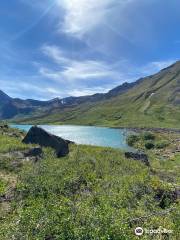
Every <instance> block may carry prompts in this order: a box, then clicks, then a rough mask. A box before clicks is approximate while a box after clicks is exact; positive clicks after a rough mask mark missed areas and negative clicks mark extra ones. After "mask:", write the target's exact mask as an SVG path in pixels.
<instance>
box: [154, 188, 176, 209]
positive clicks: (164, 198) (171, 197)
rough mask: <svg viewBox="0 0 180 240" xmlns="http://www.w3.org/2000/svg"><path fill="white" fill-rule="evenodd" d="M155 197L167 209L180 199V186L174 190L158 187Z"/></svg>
mask: <svg viewBox="0 0 180 240" xmlns="http://www.w3.org/2000/svg"><path fill="white" fill-rule="evenodd" d="M155 199H156V200H157V201H158V202H159V206H160V207H161V208H163V209H165V208H166V207H169V206H170V205H171V204H173V203H176V202H177V201H178V200H179V199H180V188H176V189H174V190H164V189H158V190H157V193H156V195H155Z"/></svg>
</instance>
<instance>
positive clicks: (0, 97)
mask: <svg viewBox="0 0 180 240" xmlns="http://www.w3.org/2000/svg"><path fill="white" fill-rule="evenodd" d="M9 100H11V98H10V97H9V96H8V95H7V94H6V93H4V92H3V91H2V90H0V101H9Z"/></svg>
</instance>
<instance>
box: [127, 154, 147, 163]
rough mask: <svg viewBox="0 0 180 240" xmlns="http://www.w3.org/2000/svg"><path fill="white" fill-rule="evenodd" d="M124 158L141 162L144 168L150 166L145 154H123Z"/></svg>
mask: <svg viewBox="0 0 180 240" xmlns="http://www.w3.org/2000/svg"><path fill="white" fill-rule="evenodd" d="M125 157H126V158H131V159H134V160H137V161H141V162H143V163H144V164H145V165H146V166H150V163H149V160H148V156H147V155H146V154H145V153H141V152H137V153H134V152H125Z"/></svg>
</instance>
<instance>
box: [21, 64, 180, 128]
mask: <svg viewBox="0 0 180 240" xmlns="http://www.w3.org/2000/svg"><path fill="white" fill-rule="evenodd" d="M21 121H22V120H21ZM23 121H24V122H26V123H27V122H28V123H59V124H61V123H66V124H87V125H106V126H114V127H121V126H126V127H173V128H180V61H178V62H176V63H175V64H173V65H171V66H170V67H168V68H166V69H163V70H161V71H160V72H159V73H157V74H155V75H152V76H149V77H146V78H143V79H140V80H138V82H137V84H135V85H134V86H132V87H131V88H130V89H128V90H127V91H125V92H122V93H119V94H118V95H115V96H112V97H110V98H103V99H102V100H100V101H95V102H85V103H82V104H79V105H76V106H69V107H68V108H63V109H59V108H57V109H53V110H52V111H51V113H50V114H49V113H45V114H44V115H41V116H37V117H36V118H34V117H33V118H28V119H26V120H23Z"/></svg>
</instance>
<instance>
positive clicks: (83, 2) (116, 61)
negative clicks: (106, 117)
mask: <svg viewBox="0 0 180 240" xmlns="http://www.w3.org/2000/svg"><path fill="white" fill-rule="evenodd" d="M179 59H180V1H179V0H43V1H42V0H13V1H1V6H0V89H1V90H3V91H4V92H6V93H7V94H8V95H10V96H11V97H18V98H22V99H29V98H30V99H40V100H47V99H52V98H55V97H59V98H64V97H68V96H83V95H91V94H94V93H97V92H107V91H108V90H110V89H112V88H114V87H116V86H118V85H121V84H122V83H124V82H133V81H135V80H137V79H138V78H141V77H144V76H147V75H151V74H154V73H156V72H158V71H159V70H161V69H163V68H165V67H167V66H169V65H170V64H172V63H174V62H175V61H177V60H179Z"/></svg>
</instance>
